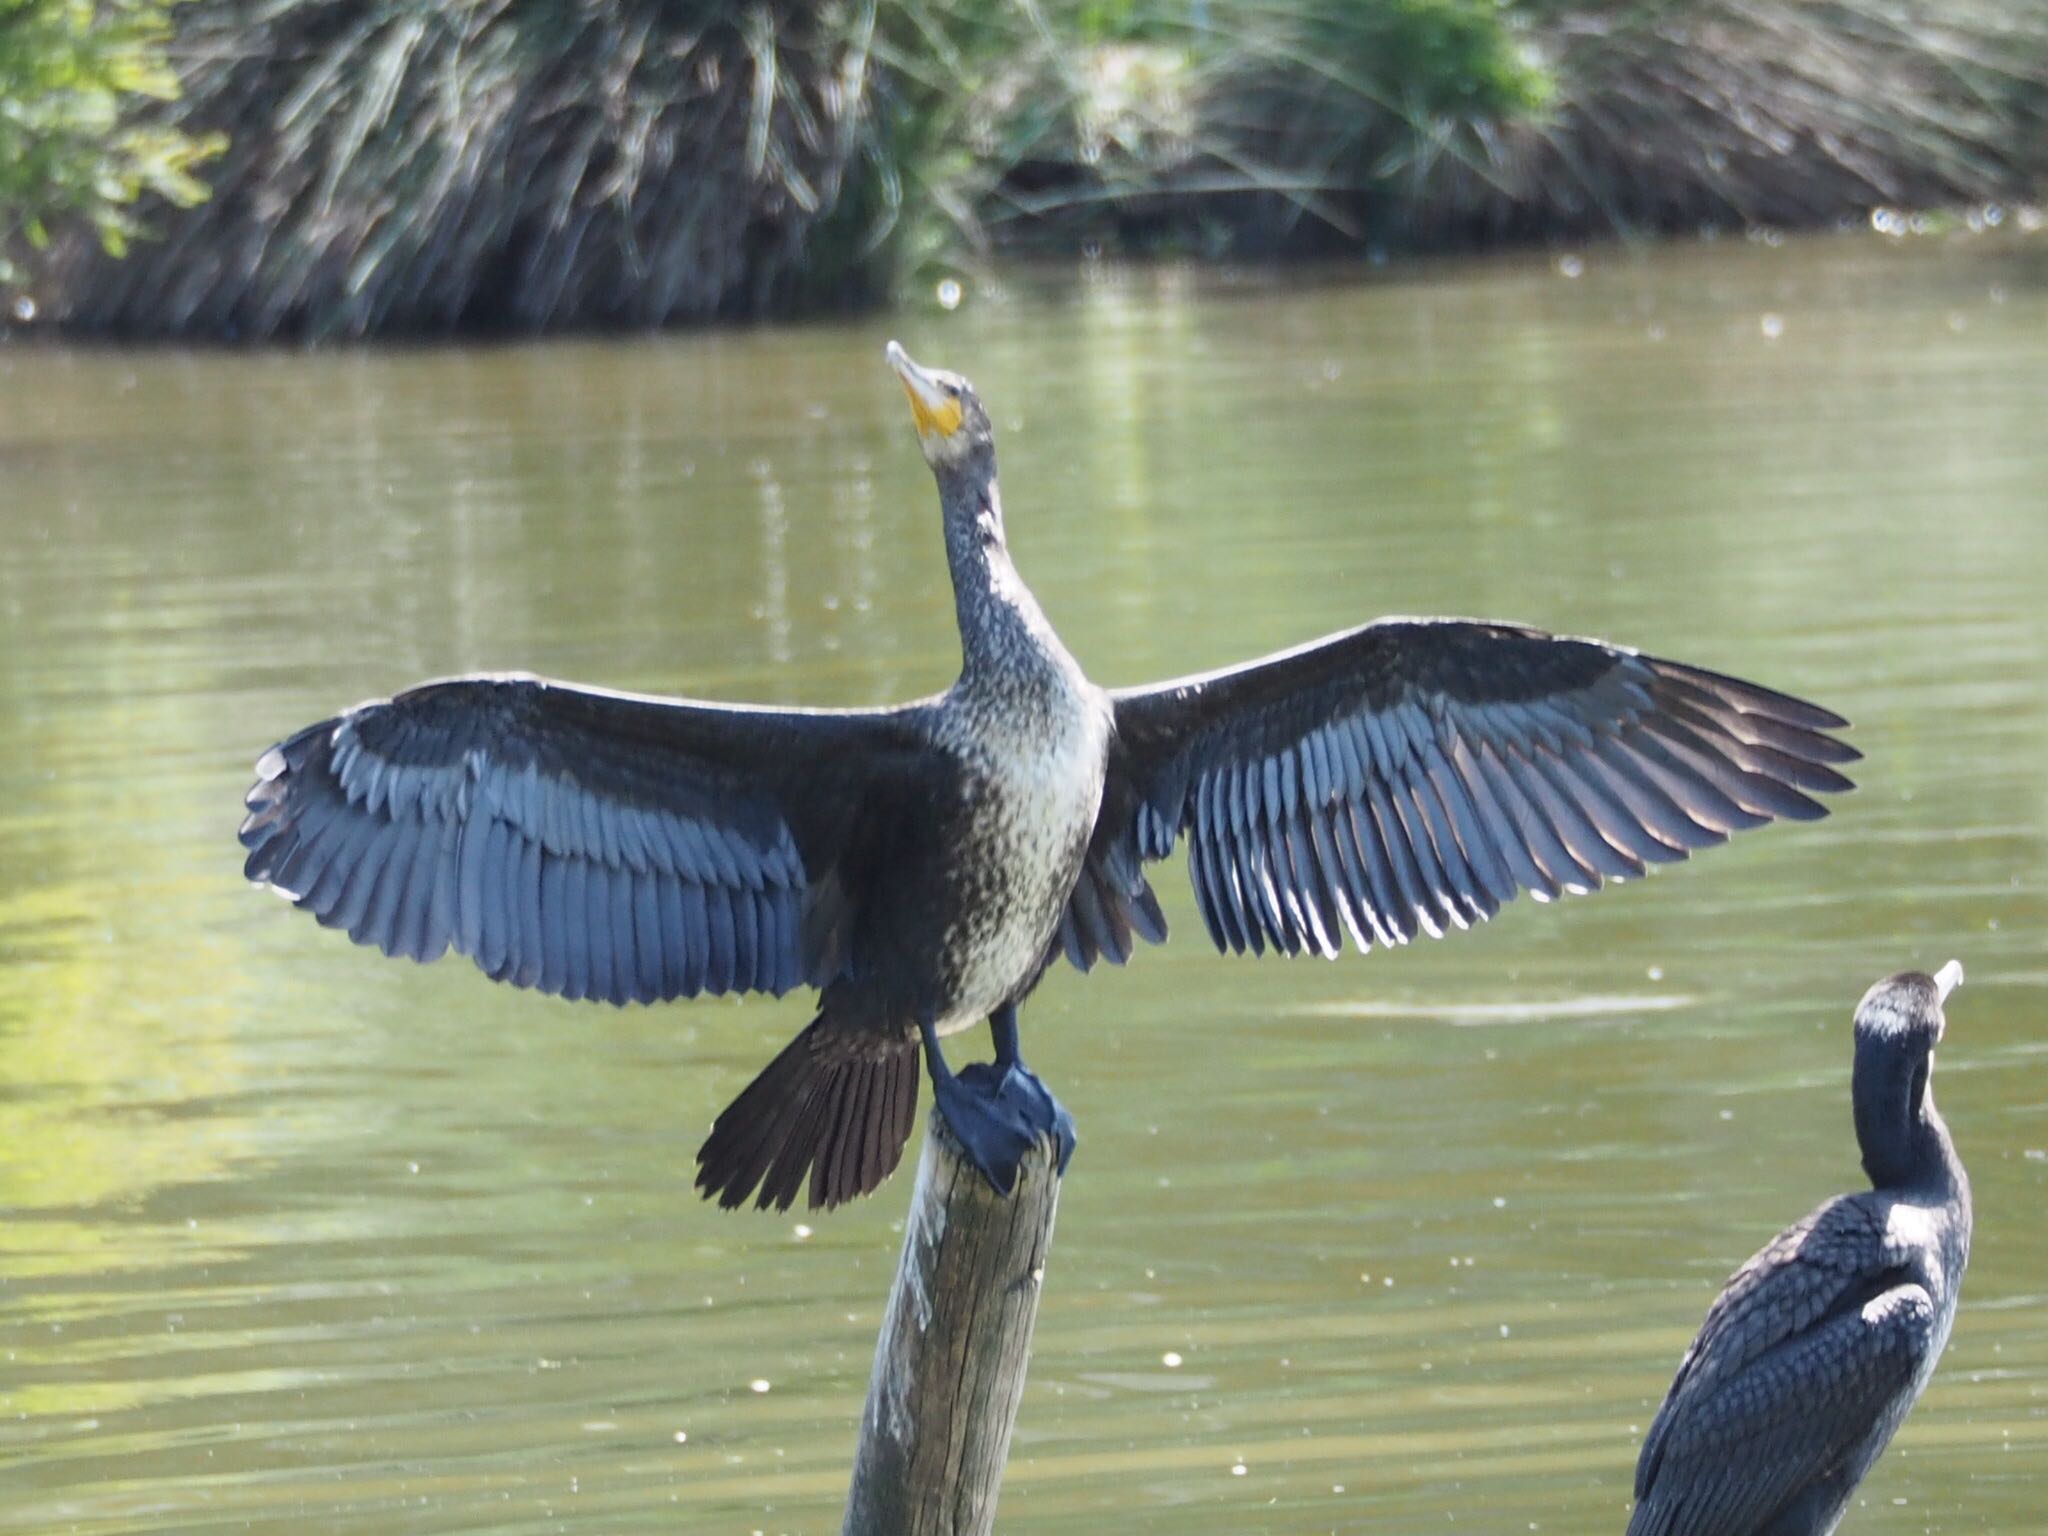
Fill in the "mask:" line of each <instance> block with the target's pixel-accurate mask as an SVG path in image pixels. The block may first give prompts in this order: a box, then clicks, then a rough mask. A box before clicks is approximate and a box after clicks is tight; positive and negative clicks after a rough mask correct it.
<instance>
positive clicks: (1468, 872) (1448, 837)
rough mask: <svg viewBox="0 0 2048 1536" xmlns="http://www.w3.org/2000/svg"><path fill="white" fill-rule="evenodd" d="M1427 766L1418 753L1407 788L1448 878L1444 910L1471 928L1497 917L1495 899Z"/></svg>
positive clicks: (1445, 886)
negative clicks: (1470, 857)
mask: <svg viewBox="0 0 2048 1536" xmlns="http://www.w3.org/2000/svg"><path fill="white" fill-rule="evenodd" d="M1425 764H1426V757H1425V755H1424V754H1421V753H1418V754H1417V756H1416V760H1415V762H1413V763H1412V764H1410V766H1409V772H1408V775H1407V778H1408V782H1407V784H1406V785H1405V786H1404V788H1405V791H1406V794H1407V798H1408V800H1409V801H1410V803H1412V804H1413V805H1415V806H1416V807H1417V808H1418V809H1419V810H1420V811H1421V813H1422V819H1423V822H1424V826H1425V835H1426V836H1427V837H1428V839H1429V841H1430V843H1431V844H1432V845H1433V846H1434V849H1435V855H1436V864H1437V869H1438V870H1439V871H1440V872H1441V873H1442V874H1443V876H1444V885H1443V889H1442V892H1441V895H1442V898H1443V903H1444V910H1445V911H1446V912H1447V913H1448V914H1449V915H1450V918H1451V921H1452V922H1454V923H1456V924H1457V925H1458V926H1459V927H1460V928H1469V927H1471V925H1472V924H1474V923H1483V922H1485V921H1486V919H1487V918H1489V917H1491V916H1492V915H1493V912H1492V910H1491V906H1492V897H1491V896H1490V895H1489V894H1488V892H1487V890H1486V886H1485V884H1484V883H1483V882H1482V881H1481V880H1480V878H1479V876H1478V875H1477V874H1475V873H1474V872H1473V869H1472V865H1471V863H1470V861H1469V860H1468V859H1467V858H1466V857H1465V850H1464V846H1463V845H1462V844H1461V843H1460V842H1459V841H1458V835H1457V832H1456V831H1455V830H1454V829H1453V827H1452V825H1451V818H1450V814H1449V812H1447V811H1446V810H1445V809H1444V807H1443V804H1442V802H1441V801H1440V800H1439V799H1438V797H1437V792H1436V787H1435V785H1434V784H1433V783H1432V782H1431V780H1430V776H1429V773H1428V771H1427V768H1426V766H1425Z"/></svg>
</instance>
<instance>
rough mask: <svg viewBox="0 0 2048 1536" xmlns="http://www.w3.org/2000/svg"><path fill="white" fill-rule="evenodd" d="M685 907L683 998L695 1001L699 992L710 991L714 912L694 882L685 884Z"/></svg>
mask: <svg viewBox="0 0 2048 1536" xmlns="http://www.w3.org/2000/svg"><path fill="white" fill-rule="evenodd" d="M682 907H683V936H684V941H685V943H684V949H683V958H684V965H685V978H686V979H685V980H684V983H683V992H682V995H683V996H684V997H695V996H696V995H697V994H698V993H699V992H703V991H706V990H711V989H710V988H709V987H708V983H709V981H710V971H711V911H710V903H709V902H707V901H706V900H705V893H704V886H703V885H702V884H701V883H699V882H698V881H695V880H688V881H685V882H684V883H683V887H682Z"/></svg>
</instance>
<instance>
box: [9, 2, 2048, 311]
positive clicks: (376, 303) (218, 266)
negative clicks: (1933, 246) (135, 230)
mask: <svg viewBox="0 0 2048 1536" xmlns="http://www.w3.org/2000/svg"><path fill="white" fill-rule="evenodd" d="M176 14H177V17H178V27H179V33H178V39H177V49H176V59H177V62H178V68H179V73H180V76H181V79H182V83H183V87H184V94H183V96H182V98H181V99H179V100H177V101H173V102H166V103H163V104H162V105H161V106H159V107H157V108H155V109H154V110H155V112H156V113H157V115H158V117H159V119H160V120H161V121H163V122H165V123H168V124H172V125H175V126H178V127H180V128H184V129H188V130H192V131H195V132H207V133H211V132H220V133H223V134H225V135H226V137H227V139H228V142H229V146H230V147H229V149H228V152H227V154H226V155H225V157H224V158H223V159H222V160H221V161H220V162H219V163H218V164H217V165H216V166H214V167H213V168H212V169H211V175H210V176H209V180H210V181H211V182H212V184H213V187H214V189H215V190H214V196H213V198H212V199H211V200H210V201H209V202H207V203H206V204H204V205H202V206H199V207H196V208H191V209H185V210H168V209H165V210H159V211H157V212H156V213H155V215H154V217H153V222H154V224H155V226H156V228H157V230H158V232H159V233H160V235H161V238H160V239H159V240H157V241H155V242H151V243H148V244H146V245H142V246H138V247H137V248H135V249H134V250H133V251H131V252H130V254H129V255H128V257H127V258H126V259H125V260H116V259H115V258H113V257H112V256H110V255H109V254H108V253H106V252H104V251H101V250H99V249H97V248H95V247H93V246H92V245H91V244H90V243H89V242H86V241H83V240H81V241H77V242H73V243H71V244H69V245H65V246H62V247H60V249H59V250H58V251H57V252H55V253H53V255H52V257H51V259H50V260H49V261H48V262H47V263H46V264H45V266H44V268H43V270H42V272H41V275H40V281H39V283H38V285H37V292H36V296H37V298H38V300H39V301H40V302H41V303H42V304H43V305H44V307H45V308H46V310H48V311H49V312H50V313H51V314H52V315H53V317H55V318H57V319H59V320H61V321H63V322H65V323H67V324H69V325H71V326H73V327H75V328H78V329H83V330H89V331H104V332H110V333H116V334H133V335H174V334H184V335H198V336H208V337H222V338H257V337H272V336H288V337H310V338H321V337H332V336H357V335H369V334H421V333H424V334H439V333H449V332H458V331H463V332H491V331H539V330H545V329H552V328H561V327H592V326H597V327H603V326H653V325H663V324H671V323H677V322H685V321H693V320H704V319H712V318H718V317H730V316H748V315H758V314H763V313H772V312H788V311H793V310H801V309H806V308H815V307H822V306H827V305H845V304H852V303H858V302H861V301H863V300H867V299H871V298H874V297H876V296H878V295H880V294H882V293H884V292H886V291H887V290H888V289H889V288H890V287H891V285H892V284H894V283H895V282H897V281H898V280H899V279H900V277H901V276H902V274H904V273H905V272H907V271H913V270H918V269H920V268H922V267H924V266H926V265H928V264H930V263H932V262H934V261H940V262H958V261H963V260H971V259H972V257H973V255H974V253H976V252H977V251H980V250H985V249H988V248H990V247H991V246H995V245H1001V244H1025V243H1036V244H1053V245H1062V246H1072V245H1075V244H1077V243H1080V242H1084V241H1114V242H1118V243H1121V244H1125V245H1139V246H1143V245H1156V246H1170V247H1174V248H1180V249H1188V248H1193V249H1199V250H1208V251H1222V250H1236V251H1299V250H1305V249H1306V250H1319V251H1327V250H1330V249H1333V248H1343V247H1346V246H1351V247H1362V248H1370V249H1375V250H1386V249H1418V248H1431V247H1439V246H1446V245H1461V244H1473V243H1482V242H1487V241H1494V240H1503V239H1529V238H1545V237H1558V236H1578V235H1584V234H1589V233H1600V232H1614V231H1624V232H1626V231H1646V232H1654V231H1663V230H1671V229H1684V228H1692V227H1697V226H1699V225H1701V224H1718V225H1729V226H1746V225H1750V226H1753V225H1758V224H1763V225H1772V226H1798V225H1807V224H1815V223H1826V222H1829V221H1833V220H1837V219H1841V218H1845V217H1860V216H1862V215H1865V214H1867V213H1868V212H1869V211H1870V210H1871V209H1873V208H1875V207H1879V206H1885V205H1896V206H1907V207H1922V206H1932V205H1938V204H1945V203H1957V202H1984V201H1990V200H2006V199H2016V198H2025V197H2027V196H2029V195H2031V194H2032V193H2033V192H2034V191H2035V190H2036V189H2037V188H2038V187H2039V186H2040V185H2041V183H2042V178H2043V172H2044V167H2048V4H2043V0H2005V3H1993V0H1836V3H1815V4H1800V5H1794V4H1790V3H1787V0H1650V3H1624V0H1505V3H1496V0H1156V3H1151V4H1147V3H1144V0H1121V3H1116V0H1087V3H1084V0H1041V3H1039V4H1036V5H1023V4H1014V3H1012V4H1000V5H988V4H979V3H976V0H848V3H840V4H826V5H804V4H795V3H787V0H781V3H776V0H765V3H754V4H737V3H732V0H700V3H697V4H692V5H667V4H657V3H653V0H621V3H615V4H605V5H598V4H589V3H577V0H478V3H471V4H466V5H457V6H447V7H438V8H436V7H428V8H422V7H419V6H416V5H412V4H409V3H404V0H367V3H361V0H194V3H192V4H190V5H188V6H184V7H181V8H180V9H179V10H178V12H177V13H176Z"/></svg>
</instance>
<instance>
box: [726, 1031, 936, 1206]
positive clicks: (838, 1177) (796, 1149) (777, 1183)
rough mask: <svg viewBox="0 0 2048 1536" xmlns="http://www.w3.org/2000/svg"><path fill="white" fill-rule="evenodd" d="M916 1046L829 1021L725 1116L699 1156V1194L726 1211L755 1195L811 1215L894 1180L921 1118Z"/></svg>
mask: <svg viewBox="0 0 2048 1536" xmlns="http://www.w3.org/2000/svg"><path fill="white" fill-rule="evenodd" d="M917 1078H918V1048H917V1041H916V1040H914V1039H906V1040H902V1041H878V1040H875V1039H874V1038H873V1037H872V1036H868V1035H865V1034H862V1035H859V1036H856V1035H854V1034H853V1033H852V1032H851V1031H849V1030H846V1029H844V1028H843V1027H834V1025H833V1024H832V1023H831V1022H830V1021H829V1020H828V1019H825V1018H819V1019H817V1020H815V1021H813V1022H812V1023H811V1025H810V1026H809V1027H808V1028H806V1029H805V1030H804V1031H803V1033H802V1034H800V1035H798V1036H797V1037H796V1038H795V1039H794V1040H792V1041H790V1043H789V1044H788V1045H787V1046H786V1047H784V1049H783V1051H782V1054H781V1055H779V1056H777V1057H776V1058H775V1059H774V1060H773V1061H771V1062H769V1063H768V1065H767V1066H766V1067H765V1068H763V1069H762V1072H761V1075H760V1076H758V1077H756V1078H755V1079H754V1080H753V1081H752V1082H751V1083H749V1084H748V1085H747V1086H746V1088H745V1089H744V1090H743V1091H742V1092H741V1094H740V1096H739V1097H738V1098H736V1099H734V1100H733V1101H732V1103H730V1104H728V1105H727V1106H726V1107H725V1110H724V1111H723V1112H722V1113H721V1114H720V1115H719V1117H718V1119H717V1121H716V1122H715V1123H714V1124H713V1125H712V1127H711V1134H710V1135H709V1136H707V1137H705V1138H704V1145H703V1146H701V1147H699V1148H698V1149H697V1188H699V1189H700V1190H702V1191H703V1192H704V1195H705V1198H706V1199H716V1200H717V1201H718V1203H719V1204H720V1205H722V1206H724V1207H725V1208H726V1209H727V1210H732V1209H734V1208H735V1207H737V1206H741V1205H744V1204H745V1203H746V1201H747V1197H748V1196H749V1195H754V1194H755V1189H756V1186H758V1187H759V1191H760V1192H759V1194H758V1195H755V1199H754V1203H755V1205H757V1206H759V1207H760V1208H761V1209H763V1210H766V1209H768V1208H769V1207H771V1206H772V1207H774V1208H775V1209H776V1210H788V1209H789V1207H790V1206H791V1205H792V1204H794V1203H795V1201H796V1197H797V1196H798V1194H800V1193H801V1192H802V1190H803V1187H804V1179H805V1177H806V1175H808V1176H809V1178H810V1184H811V1196H810V1199H811V1207H812V1209H814V1210H817V1209H822V1208H828V1207H831V1206H835V1205H839V1204H842V1203H844V1202H845V1201H848V1200H852V1199H854V1198H855V1197H856V1196H859V1195H865V1194H868V1193H870V1192H872V1191H873V1190H874V1189H875V1188H876V1187H877V1186H878V1185H879V1184H881V1182H882V1181H883V1180H884V1179H886V1178H888V1177H889V1175H890V1174H891V1173H893V1172H895V1171H896V1164H897V1163H898V1162H900V1161H901V1160H902V1157H903V1146H904V1143H905V1142H907V1141H909V1140H910V1131H911V1127H912V1126H913V1125H914V1124H915V1123H916V1119H917Z"/></svg>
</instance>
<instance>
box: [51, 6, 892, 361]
mask: <svg viewBox="0 0 2048 1536" xmlns="http://www.w3.org/2000/svg"><path fill="white" fill-rule="evenodd" d="M873 17H874V3H873V0H867V3H865V4H859V3H852V4H842V5H833V4H827V5H823V6H820V5H816V4H807V3H802V0H780V3H749V4H742V3H739V0H698V3H694V4H683V3H678V4H669V3H664V0H451V3H448V4H424V3H419V0H195V3H192V4H189V5H186V6H183V7H181V8H180V9H179V11H178V13H177V19H178V24H179V30H178V37H177V47H176V55H175V56H176V58H177V59H178V61H179V67H180V74H181V76H182V78H183V83H184V94H183V96H182V97H181V98H180V99H179V100H178V101H176V102H173V103H168V104H167V105H166V106H165V108H164V113H165V115H166V117H167V118H168V119H169V120H170V121H172V122H173V123H175V124H177V125H178V126H181V127H189V128H191V129H193V130H195V131H219V132H223V133H225V134H226V136H227V139H228V146H229V147H228V149H227V152H226V154H225V155H224V156H223V158H222V159H221V161H220V162H219V163H218V164H217V166H215V167H214V168H213V169H212V171H211V174H210V176H209V180H210V181H211V182H212V184H213V187H214V195H213V197H212V198H211V199H210V200H209V201H207V202H206V203H204V204H202V205H200V206H198V207H196V208H193V209H190V210H187V211H184V212H181V213H179V214H177V215H175V216H170V215H162V216H160V217H159V218H158V220H157V223H158V226H159V228H160V230H161V234H162V238H161V240H159V241H157V242H155V243H153V244H151V245H148V246H146V247H143V248H141V249H138V250H137V251H136V252H135V253H134V254H133V256H132V257H131V258H130V259H129V260H127V261H125V262H120V263H115V262H111V261H108V260H106V259H104V258H103V257H102V256H101V255H100V254H99V253H97V252H96V251H94V250H92V249H91V248H88V247H85V246H82V245H81V246H74V247H73V248H72V249H71V250H70V251H69V252H68V253H67V255H66V260H65V261H64V262H63V263H62V264H61V265H60V266H59V268H58V270H57V271H56V272H55V273H54V274H53V275H54V282H55V287H56V288H57V289H58V290H59V291H60V292H61V294H62V295H63V308H64V313H65V315H66V317H67V318H68V319H70V320H71V321H72V322H73V323H75V324H77V325H80V326H83V327H87V328H91V329H103V330H110V331H117V332H149V333H172V334H196V335H204V336H216V337H268V336H276V335H294V336H305V337H313V338H319V337H333V336H361V335H367V334H370V333H373V332H444V331H452V330H458V329H460V330H484V331H489V330H539V329H543V328H546V327H549V326H552V325H556V324H574V325H583V326H607V325H613V326H628V325H631V326H646V325H659V324H662V323H665V322H669V321H673V320H677V319H685V318H691V319H694V318H703V317H706V316H712V315H720V314H732V313H750V312H755V311H758V310H760V309H763V308H767V307H770V306H773V305H775V304H778V303H781V302H785V301H787V300H789V299H791V298H793V297H795V296H797V295H800V294H801V293H803V292H804V291H805V289H806V287H807V285H808V284H809V283H811V282H812V281H814V280H815V277H816V273H815V272H814V270H813V267H812V263H811V262H810V260H809V253H808V252H807V249H806V240H807V236H808V235H809V234H810V233H811V231H812V230H813V229H814V228H815V227H816V226H817V225H818V224H819V223H820V221H822V220H824V219H825V218H827V217H828V216H829V215H830V214H831V213H832V212H833V210H834V209H835V208H836V207H837V205H838V203H839V200H840V197H841V193H842V191H843V187H842V181H843V178H844V175H845V172H846V170H847V167H848V166H849V164H851V163H853V162H854V160H855V158H856V155H857V140H858V137H859V135H860V133H861V132H862V131H863V130H862V125H863V124H864V122H865V121H866V114H865V112H864V110H863V101H864V94H865V92H866V89H867V86H868V81H869V78H870V67H869V61H868V57H867V47H868V41H869V38H870V37H871V35H872V28H873ZM860 275H861V274H858V273H854V274H848V275H847V278H848V280H849V281H856V282H857V280H858V278H859V277H860Z"/></svg>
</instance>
